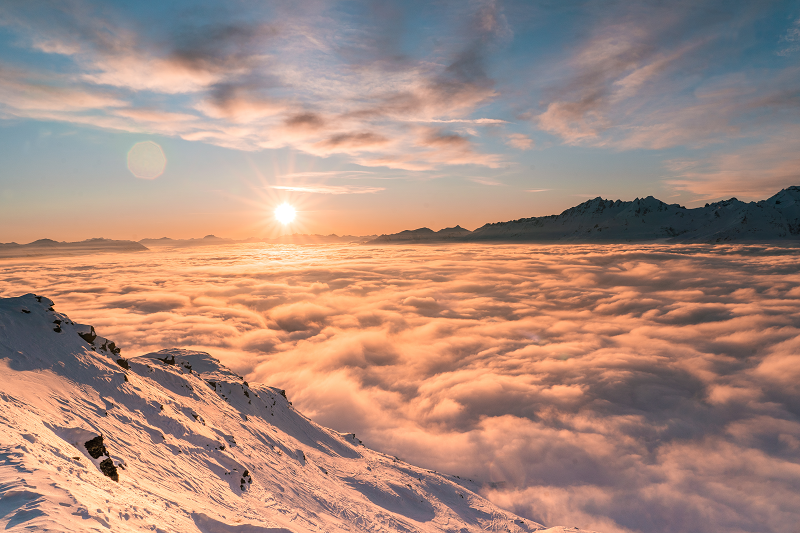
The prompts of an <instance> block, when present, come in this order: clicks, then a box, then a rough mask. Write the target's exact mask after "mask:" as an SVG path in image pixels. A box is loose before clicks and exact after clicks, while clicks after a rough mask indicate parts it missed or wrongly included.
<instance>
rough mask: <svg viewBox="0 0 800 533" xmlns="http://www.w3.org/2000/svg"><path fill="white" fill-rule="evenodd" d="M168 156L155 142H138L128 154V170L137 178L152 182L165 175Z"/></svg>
mask: <svg viewBox="0 0 800 533" xmlns="http://www.w3.org/2000/svg"><path fill="white" fill-rule="evenodd" d="M166 166H167V156H165V155H164V150H162V149H161V146H160V145H158V144H157V143H154V142H153V141H143V142H138V143H136V144H134V145H133V148H131V149H130V151H129V152H128V170H130V171H131V174H133V175H134V176H136V177H137V178H141V179H144V180H152V179H156V178H157V177H159V176H160V175H161V174H163V173H164V169H165V168H166Z"/></svg>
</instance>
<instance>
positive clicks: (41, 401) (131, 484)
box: [0, 294, 572, 533]
mask: <svg viewBox="0 0 800 533" xmlns="http://www.w3.org/2000/svg"><path fill="white" fill-rule="evenodd" d="M52 305H53V302H52V301H50V300H48V299H47V298H43V297H40V296H35V295H33V294H27V295H25V296H21V297H18V298H4V299H0V373H2V376H3V379H2V380H0V424H2V428H1V429H0V527H3V528H5V529H6V530H8V531H12V532H13V531H59V532H73V531H75V532H77V531H81V532H83V531H109V530H111V531H115V532H116V531H120V532H125V531H154V532H162V533H164V532H182V533H183V532H201V533H267V532H275V533H278V532H290V531H291V532H297V533H299V532H305V531H314V532H317V531H354V532H355V531H376V532H377V531H381V532H412V531H420V532H427V531H431V532H433V531H448V532H459V533H461V532H463V533H466V532H470V531H487V530H488V531H507V532H510V533H520V532H526V531H535V530H541V529H543V526H542V525H540V524H537V523H535V522H532V521H530V520H527V519H522V518H520V517H518V516H515V515H513V514H511V513H509V512H507V511H504V510H501V509H499V508H497V507H496V506H494V505H493V504H491V503H490V502H488V501H487V500H485V499H484V498H482V497H480V496H479V495H478V494H477V491H478V490H479V488H480V486H479V484H477V483H475V482H473V481H470V480H465V479H460V478H458V477H456V476H449V475H444V474H440V473H437V472H433V471H430V470H426V469H423V468H418V467H415V466H412V465H409V464H407V463H405V462H403V461H400V460H399V459H397V458H395V457H391V456H388V455H386V454H382V453H379V452H377V451H373V450H370V449H368V448H366V447H365V446H364V445H363V444H362V443H361V442H360V441H359V440H358V439H357V438H356V436H355V435H353V434H340V433H338V432H335V431H333V430H330V429H327V428H324V427H322V426H319V425H318V424H315V423H314V422H313V421H311V420H309V419H308V418H306V417H304V416H303V415H302V414H300V413H299V412H297V411H296V410H295V409H294V408H293V407H292V405H291V402H289V401H288V399H287V398H286V394H285V392H284V391H282V390H279V389H276V388H273V387H267V386H265V385H260V384H255V383H253V384H249V383H247V382H246V381H244V379H243V378H242V377H240V376H238V375H237V374H235V373H234V372H232V371H230V370H228V369H227V368H225V367H224V366H222V365H221V364H220V363H219V361H217V360H216V359H214V358H213V357H212V356H211V355H209V354H207V353H203V352H192V351H186V350H179V349H166V350H161V351H159V352H155V353H148V354H145V355H141V356H138V357H130V358H124V357H123V356H122V354H121V351H120V349H119V348H118V347H116V346H115V345H114V343H113V342H111V341H109V340H108V339H104V338H103V337H100V336H97V334H96V332H95V331H94V328H92V327H91V326H88V325H81V324H75V323H74V322H72V321H71V320H70V319H69V318H68V317H67V316H66V315H64V314H61V313H58V312H56V311H55V310H54V309H53V307H52ZM114 475H116V476H118V481H114V480H113V479H112V478H113V477H114ZM109 476H111V477H109ZM571 530H572V529H571V528H562V527H554V528H550V529H547V530H546V531H549V532H553V533H555V532H563V531H571Z"/></svg>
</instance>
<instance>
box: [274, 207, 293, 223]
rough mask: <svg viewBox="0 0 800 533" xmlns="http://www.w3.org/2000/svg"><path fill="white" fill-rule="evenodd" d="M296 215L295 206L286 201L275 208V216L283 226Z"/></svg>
mask: <svg viewBox="0 0 800 533" xmlns="http://www.w3.org/2000/svg"><path fill="white" fill-rule="evenodd" d="M296 216H297V211H296V210H295V208H294V207H292V206H291V205H289V204H287V203H282V204H281V205H279V206H278V207H276V208H275V218H276V219H278V222H280V223H281V224H283V225H284V226H285V225H286V224H289V223H290V222H292V221H293V220H294V219H295V217H296Z"/></svg>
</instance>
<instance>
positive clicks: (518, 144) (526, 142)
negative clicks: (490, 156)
mask: <svg viewBox="0 0 800 533" xmlns="http://www.w3.org/2000/svg"><path fill="white" fill-rule="evenodd" d="M506 144H507V145H509V146H512V147H514V148H517V149H519V150H530V149H531V148H533V139H531V138H530V137H528V136H527V135H525V134H523V133H511V134H509V135H506Z"/></svg>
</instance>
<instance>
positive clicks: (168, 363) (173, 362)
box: [157, 355, 175, 365]
mask: <svg viewBox="0 0 800 533" xmlns="http://www.w3.org/2000/svg"><path fill="white" fill-rule="evenodd" d="M157 359H158V360H159V361H161V362H162V363H164V364H165V365H174V364H175V356H174V355H173V356H172V359H169V358H167V357H166V356H164V358H163V359H162V358H161V357H158V358H157Z"/></svg>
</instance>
